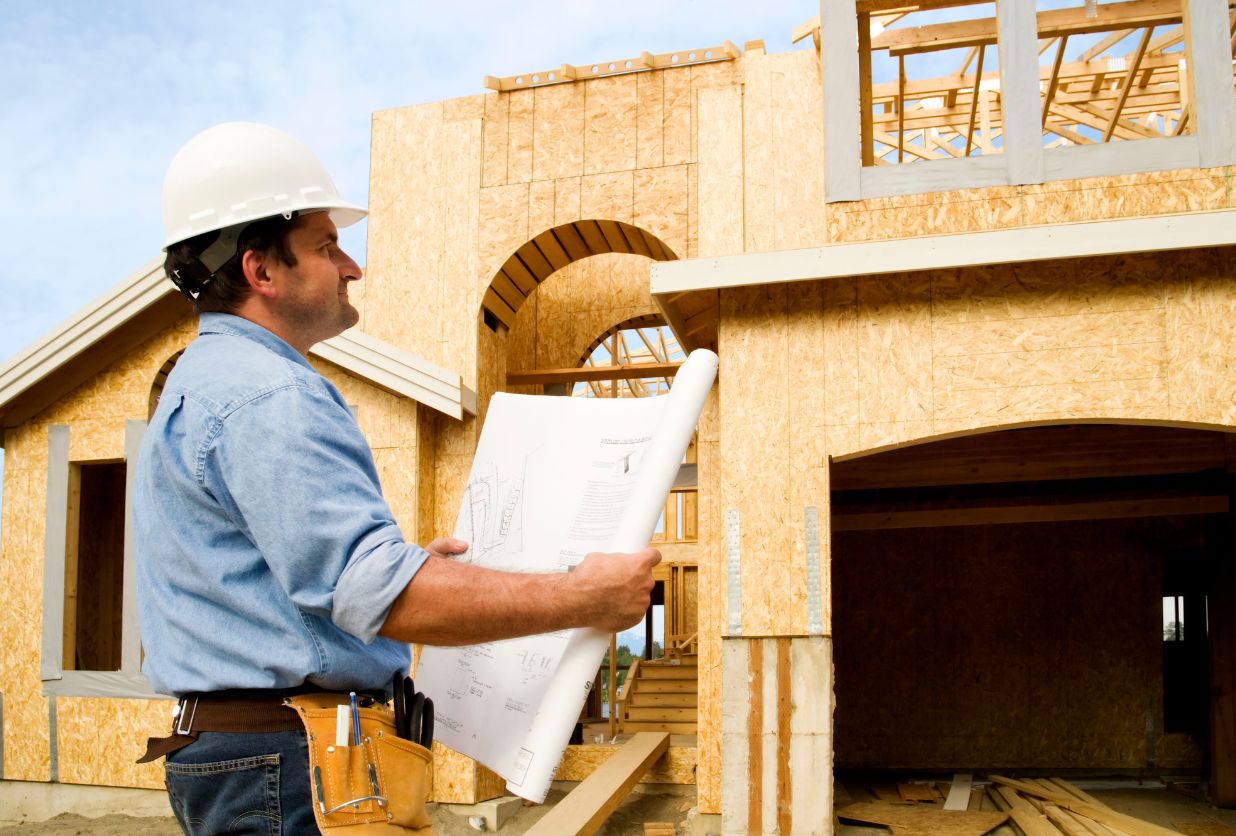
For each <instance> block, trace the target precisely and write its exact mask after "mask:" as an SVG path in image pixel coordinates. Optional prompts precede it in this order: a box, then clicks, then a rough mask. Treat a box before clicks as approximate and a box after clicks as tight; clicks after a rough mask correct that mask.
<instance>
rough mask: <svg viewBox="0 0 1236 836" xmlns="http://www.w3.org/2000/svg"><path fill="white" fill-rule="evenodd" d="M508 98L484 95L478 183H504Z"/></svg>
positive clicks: (375, 138)
mask: <svg viewBox="0 0 1236 836" xmlns="http://www.w3.org/2000/svg"><path fill="white" fill-rule="evenodd" d="M510 110H511V99H510V97H509V96H485V117H484V119H485V121H484V130H483V131H482V134H481V154H482V157H481V186H482V187H485V186H505V185H506V144H507V124H508V122H509V120H510ZM377 149H378V131H377V118H376V116H375V118H374V133H373V153H374V154H375V155H376V153H377ZM376 174H377V172H376V170H373V171H371V173H370V180H371V181H372V182H371V185H370V189H371V197H370V206H372V205H373V204H372V200H373V198H372V188H373V185H374V184H376V183H377V179H376Z"/></svg>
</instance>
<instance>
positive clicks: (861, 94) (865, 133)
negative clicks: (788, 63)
mask: <svg viewBox="0 0 1236 836" xmlns="http://www.w3.org/2000/svg"><path fill="white" fill-rule="evenodd" d="M816 21H817V23H818V21H819V18H817V19H816ZM902 90H903V92H904V85H903V87H902ZM858 106H859V108H860V109H861V112H862V117H861V120H860V122H859V130H861V131H862V146H861V147H862V155H863V165H866V166H869V165H875V159H874V157H875V154H874V153H873V150H872V148H873V146H872V126H871V108H872V102H871V15H869V14H867V13H866V12H859V13H858Z"/></svg>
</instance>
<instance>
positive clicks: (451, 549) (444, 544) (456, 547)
mask: <svg viewBox="0 0 1236 836" xmlns="http://www.w3.org/2000/svg"><path fill="white" fill-rule="evenodd" d="M467 550H468V543H467V541H466V540H460V539H459V538H458V537H439V538H438V539H436V540H431V541H430V542H429V545H427V546H425V551H427V552H429V553H430V554H435V555H437V556H438V557H450V556H451V555H453V554H463V553H464V552H466V551H467Z"/></svg>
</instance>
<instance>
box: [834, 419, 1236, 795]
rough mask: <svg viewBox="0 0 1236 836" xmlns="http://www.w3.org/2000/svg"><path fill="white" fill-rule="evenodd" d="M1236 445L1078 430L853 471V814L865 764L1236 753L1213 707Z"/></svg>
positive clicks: (1048, 766) (838, 614)
mask: <svg viewBox="0 0 1236 836" xmlns="http://www.w3.org/2000/svg"><path fill="white" fill-rule="evenodd" d="M1231 439H1232V436H1231V435H1229V434H1227V433H1224V432H1218V431H1213V430H1207V429H1194V428H1179V427H1165V426H1154V425H1149V424H1140V425H1139V424H1085V425H1083V424H1064V425H1057V426H1036V427H1027V428H1019V429H1009V430H1001V431H994V432H986V433H981V434H977V435H968V436H964V437H956V438H948V439H945V440H940V441H934V442H929V443H924V444H919V445H914V446H910V447H903V448H899V449H893V450H890V451H886V452H881V453H878V454H874V455H869V456H862V457H856V458H852V459H848V460H845V461H838V462H834V463H833V464H832V466H831V492H832V494H831V496H832V503H831V510H832V566H831V569H832V591H833V614H834V615H833V640H834V654H835V656H834V661H835V666H836V684H835V696H836V714H835V750H834V751H835V758H836V760H835V763H836V768H837V769H838V787H839V790H838V797H839V801H838V806H841V805H842V804H843V803H844V797H845V796H844V791H854V792H861V791H862V780H863V779H862V778H858V777H855V772H853V770H879V771H881V775H882V776H883V778H882V780H884V781H885V783H887V782H888V779H889V777H890V774H898V775H905V774H907V773H908V774H912V775H914V776H915V777H922V776H924V775H934V776H940V775H947V774H948V773H952V772H971V773H975V774H976V777H978V776H981V775H987V774H993V773H1000V772H1002V771H1006V770H1015V771H1016V772H1017V774H1019V775H1025V776H1034V775H1039V776H1044V777H1047V776H1060V775H1067V776H1073V777H1087V776H1089V777H1100V776H1101V777H1113V776H1114V777H1116V778H1121V777H1124V778H1132V777H1137V778H1145V777H1156V778H1159V777H1164V776H1169V775H1170V776H1190V777H1191V778H1192V779H1193V780H1200V779H1202V778H1205V777H1208V771H1209V769H1210V766H1211V763H1212V761H1215V760H1219V759H1227V758H1231V757H1232V756H1233V755H1234V754H1236V752H1234V751H1233V742H1232V741H1230V740H1227V741H1224V739H1223V735H1221V734H1219V735H1216V734H1212V731H1215V730H1216V729H1215V728H1214V723H1216V722H1218V723H1220V724H1223V725H1230V723H1231V721H1232V718H1231V716H1230V715H1231V712H1232V708H1231V707H1230V706H1228V705H1226V704H1221V701H1220V698H1219V697H1217V696H1216V697H1214V698H1213V699H1212V697H1211V696H1210V694H1218V693H1219V692H1220V690H1224V691H1225V690H1226V688H1224V689H1217V688H1216V687H1215V686H1216V685H1218V684H1220V683H1218V682H1217V681H1216V677H1221V676H1228V677H1230V668H1231V663H1230V657H1231V654H1232V653H1233V639H1234V638H1236V632H1234V631H1233V625H1232V619H1231V617H1230V615H1229V613H1230V611H1231V608H1232V604H1233V592H1232V590H1233V582H1232V569H1231V563H1232V561H1231V555H1232V530H1231V529H1232V517H1231V512H1230V508H1231V499H1230V497H1231V492H1232V480H1231V477H1230V470H1231V467H1232V465H1233V463H1234V461H1233V453H1232V450H1233V448H1232V446H1231ZM1224 671H1226V673H1225V672H1224ZM1223 699H1227V698H1226V697H1225V698H1223ZM847 770H850V771H847ZM849 781H857V782H858V785H857V786H855V784H852V783H847V782H849ZM895 781H896V779H893V782H894V783H895ZM946 781H947V779H946ZM945 789H946V790H947V786H946V787H945ZM894 792H895V790H894ZM972 809H973V808H972Z"/></svg>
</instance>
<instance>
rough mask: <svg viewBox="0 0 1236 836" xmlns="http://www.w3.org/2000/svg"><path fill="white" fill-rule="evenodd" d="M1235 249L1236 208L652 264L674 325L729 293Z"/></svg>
mask: <svg viewBox="0 0 1236 836" xmlns="http://www.w3.org/2000/svg"><path fill="white" fill-rule="evenodd" d="M1233 244H1236V209H1218V210H1212V211H1205V212H1189V213H1185V214H1177V215H1157V216H1154V217H1143V218H1119V219H1115V220H1105V221H1087V222H1084V223H1069V224H1050V225H1044V226H1025V227H1017V228H1014V229H996V230H989V231H984V232H958V233H952V234H948V235H925V236H920V237H916V238H892V239H885V240H880V241H858V242H853V243H844V244H828V245H825V246H823V247H811V248H808V249H801V250H782V251H779V252H766V253H747V254H743V255H732V256H722V257H719V258H693V259H685V260H680V261H661V262H653V264H652V266H651V279H650V283H651V290H652V294H653V298H654V299H656V301H657V304H658V306H660V307H661V309H662V311H664V312H665V313H666V319H667V320H668V321H669V322H670V324H671V325H673V324H674V321H675V319H678V320H680V321H686V320H687V319H688V318H687V317H684V316H682V315H681V314H680V312H679V311H677V310H676V309H675V306H676V304H677V303H678V300H681V299H690V298H694V297H697V296H699V295H700V294H701V293H702V292H715V291H718V290H724V289H725V288H730V287H746V286H749V285H760V284H772V283H776V282H803V281H816V280H819V279H839V278H844V277H848V276H872V275H880V274H885V273H902V272H914V271H922V270H944V269H949V268H957V267H975V266H980V265H988V264H1017V263H1022V262H1033V261H1051V260H1054V259H1062V258H1084V257H1089V256H1105V255H1124V254H1130V253H1149V252H1161V251H1165V250H1184V249H1194V248H1197V247H1221V246H1230V245H1233ZM682 338H683V335H682V334H679V339H682Z"/></svg>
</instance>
